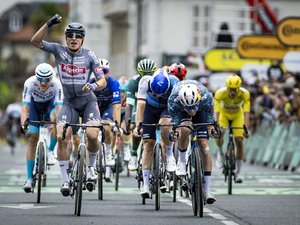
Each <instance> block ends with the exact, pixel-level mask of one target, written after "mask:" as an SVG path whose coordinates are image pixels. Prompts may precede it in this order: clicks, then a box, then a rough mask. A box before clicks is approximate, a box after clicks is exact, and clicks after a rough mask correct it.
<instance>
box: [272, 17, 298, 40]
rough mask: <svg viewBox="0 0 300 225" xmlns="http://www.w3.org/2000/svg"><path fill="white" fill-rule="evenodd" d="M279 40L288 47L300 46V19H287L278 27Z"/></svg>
mask: <svg viewBox="0 0 300 225" xmlns="http://www.w3.org/2000/svg"><path fill="white" fill-rule="evenodd" d="M276 35H277V38H278V40H279V41H280V42H281V43H282V44H284V45H288V46H300V17H287V18H284V19H283V20H281V21H280V22H279V24H278V26H277V33H276Z"/></svg>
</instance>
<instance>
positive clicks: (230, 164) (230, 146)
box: [227, 142, 235, 195]
mask: <svg viewBox="0 0 300 225" xmlns="http://www.w3.org/2000/svg"><path fill="white" fill-rule="evenodd" d="M227 149H228V164H227V166H228V178H227V182H228V183H227V184H228V194H229V195H232V180H233V176H234V175H233V163H235V162H233V161H234V156H233V155H232V153H233V149H234V145H233V144H232V143H231V142H229V143H228V146H227Z"/></svg>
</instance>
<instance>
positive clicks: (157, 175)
mask: <svg viewBox="0 0 300 225" xmlns="http://www.w3.org/2000/svg"><path fill="white" fill-rule="evenodd" d="M161 157H162V149H161V146H160V145H158V144H157V145H155V147H154V161H153V166H154V169H153V175H154V191H155V210H157V211H158V210H159V209H160V178H161V177H160V162H161Z"/></svg>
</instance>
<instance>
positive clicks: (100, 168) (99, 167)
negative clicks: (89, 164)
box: [97, 143, 105, 200]
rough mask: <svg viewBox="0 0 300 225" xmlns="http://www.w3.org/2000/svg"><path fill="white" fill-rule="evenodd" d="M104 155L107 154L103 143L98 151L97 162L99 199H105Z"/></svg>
mask: <svg viewBox="0 0 300 225" xmlns="http://www.w3.org/2000/svg"><path fill="white" fill-rule="evenodd" d="M104 155H105V145H104V144H103V143H101V144H100V149H99V152H98V164H97V172H98V199H99V200H103V174H104V166H105V163H104V162H103V157H104Z"/></svg>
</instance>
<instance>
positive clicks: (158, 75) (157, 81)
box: [150, 68, 171, 96]
mask: <svg viewBox="0 0 300 225" xmlns="http://www.w3.org/2000/svg"><path fill="white" fill-rule="evenodd" d="M170 83H171V82H170V78H169V75H168V73H167V72H166V71H165V70H164V69H162V68H160V69H158V70H156V71H155V72H154V73H153V75H152V77H151V79H150V90H151V91H152V93H153V94H154V95H158V96H160V95H164V94H165V93H167V91H168V90H169V87H170Z"/></svg>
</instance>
